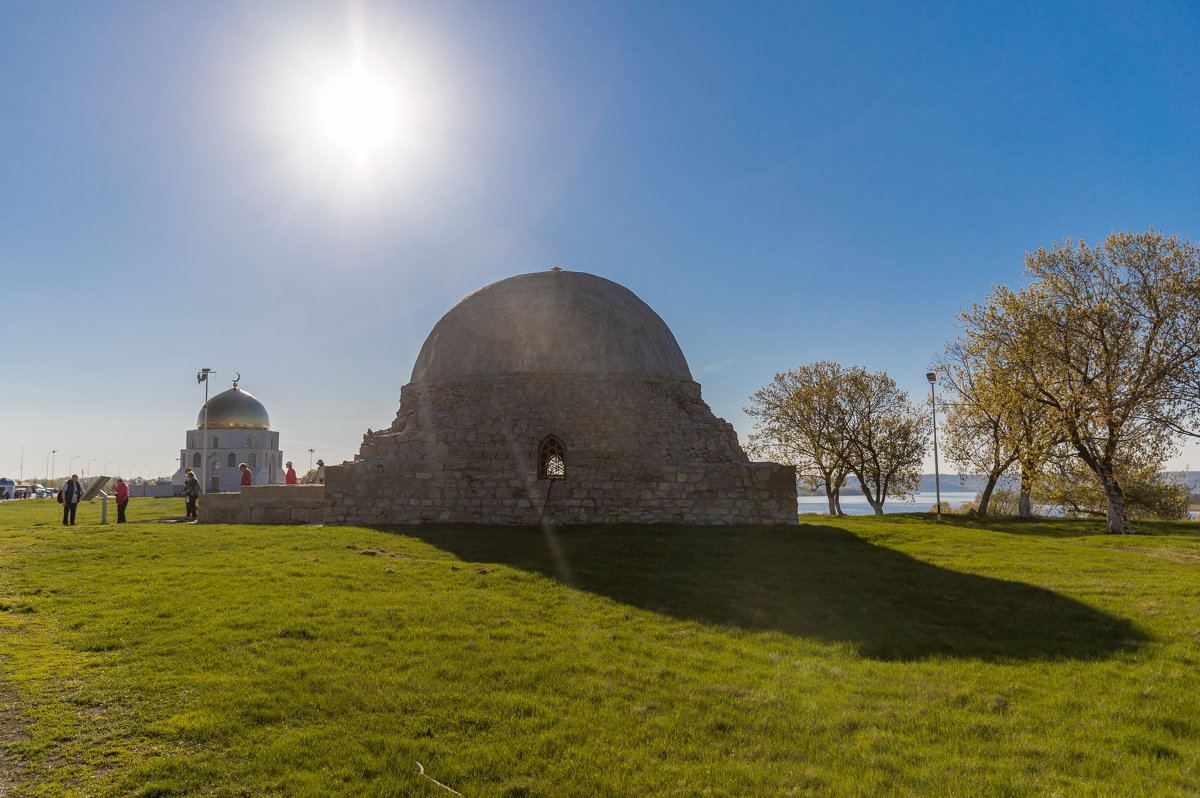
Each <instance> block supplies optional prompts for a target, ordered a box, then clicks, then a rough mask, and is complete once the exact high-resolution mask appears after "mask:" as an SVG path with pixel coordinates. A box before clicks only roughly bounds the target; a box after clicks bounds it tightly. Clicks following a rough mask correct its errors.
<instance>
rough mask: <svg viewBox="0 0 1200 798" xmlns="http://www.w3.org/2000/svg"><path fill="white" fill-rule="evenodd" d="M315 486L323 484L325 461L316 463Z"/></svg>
mask: <svg viewBox="0 0 1200 798" xmlns="http://www.w3.org/2000/svg"><path fill="white" fill-rule="evenodd" d="M317 484H318V485H324V484H325V461H324V460H318V461H317Z"/></svg>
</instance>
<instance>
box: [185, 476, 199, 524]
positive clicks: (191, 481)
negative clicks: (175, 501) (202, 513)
mask: <svg viewBox="0 0 1200 798" xmlns="http://www.w3.org/2000/svg"><path fill="white" fill-rule="evenodd" d="M183 473H184V475H185V476H186V477H187V479H185V480H184V482H183V497H184V498H185V499H187V517H188V518H189V519H192V518H195V517H196V499H198V498H200V480H198V479H196V474H195V472H193V471H192V469H190V468H188V469H186V470H184V472H183Z"/></svg>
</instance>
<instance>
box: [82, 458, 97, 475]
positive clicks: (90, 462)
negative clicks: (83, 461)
mask: <svg viewBox="0 0 1200 798" xmlns="http://www.w3.org/2000/svg"><path fill="white" fill-rule="evenodd" d="M94 462H96V458H95V457H93V458H92V459H91V460H88V464H87V468H85V469H84V473H85V474H88V475H90V474H91V473H92V463H94Z"/></svg>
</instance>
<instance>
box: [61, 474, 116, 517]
mask: <svg viewBox="0 0 1200 798" xmlns="http://www.w3.org/2000/svg"><path fill="white" fill-rule="evenodd" d="M83 493H84V487H83V485H81V484H79V475H78V474H72V475H71V478H70V479H69V480H67V483H66V484H65V485H63V486H62V488H61V489H59V491H58V503H59V504H61V505H62V506H63V526H75V513H76V511H77V510H78V509H79V502H80V500H81V499H82V498H83ZM114 493H115V495H116V499H117V523H118V524H123V523H125V509H126V508H127V507H129V485H128V484H127V483H126V482H125V480H123V479H121V478H120V477H117V487H116V490H115V491H114Z"/></svg>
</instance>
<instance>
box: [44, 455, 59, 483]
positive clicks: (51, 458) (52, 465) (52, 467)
mask: <svg viewBox="0 0 1200 798" xmlns="http://www.w3.org/2000/svg"><path fill="white" fill-rule="evenodd" d="M56 454H58V449H51V450H50V474H51V477H50V479H54V477H53V474H54V455H56ZM47 481H49V480H47ZM46 487H50V486H49V485H47V486H46Z"/></svg>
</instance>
